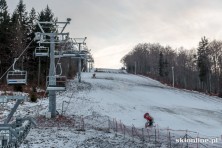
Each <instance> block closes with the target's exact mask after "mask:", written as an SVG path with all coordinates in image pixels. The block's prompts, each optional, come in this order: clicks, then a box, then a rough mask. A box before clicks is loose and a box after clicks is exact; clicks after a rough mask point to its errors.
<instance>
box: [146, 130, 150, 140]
mask: <svg viewBox="0 0 222 148" xmlns="http://www.w3.org/2000/svg"><path fill="white" fill-rule="evenodd" d="M146 130H147V133H148V138H149V142H150V133H149V130H148V129H146Z"/></svg>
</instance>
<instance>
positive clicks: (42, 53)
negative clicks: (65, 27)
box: [35, 46, 49, 57]
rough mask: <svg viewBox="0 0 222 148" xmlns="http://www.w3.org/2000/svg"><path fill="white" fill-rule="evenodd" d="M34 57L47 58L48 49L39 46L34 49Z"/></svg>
mask: <svg viewBox="0 0 222 148" xmlns="http://www.w3.org/2000/svg"><path fill="white" fill-rule="evenodd" d="M35 56H36V57H46V56H49V48H48V47H44V46H39V47H36V48H35Z"/></svg>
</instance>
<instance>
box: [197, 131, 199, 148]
mask: <svg viewBox="0 0 222 148" xmlns="http://www.w3.org/2000/svg"><path fill="white" fill-rule="evenodd" d="M198 138H199V133H197V148H198V147H199V140H198Z"/></svg>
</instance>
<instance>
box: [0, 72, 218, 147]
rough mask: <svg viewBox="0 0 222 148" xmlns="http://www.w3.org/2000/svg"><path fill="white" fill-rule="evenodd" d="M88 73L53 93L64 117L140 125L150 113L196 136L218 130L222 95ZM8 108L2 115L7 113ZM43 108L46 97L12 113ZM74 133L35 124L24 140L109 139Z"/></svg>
mask: <svg viewBox="0 0 222 148" xmlns="http://www.w3.org/2000/svg"><path fill="white" fill-rule="evenodd" d="M92 74H93V73H82V83H78V81H77V80H76V79H74V80H70V81H69V83H68V89H67V91H65V92H60V93H57V110H58V112H59V113H60V114H61V113H62V104H63V103H64V106H63V113H64V114H65V115H66V116H73V115H76V116H83V117H86V116H90V115H93V114H95V113H96V114H99V115H101V116H108V117H110V118H115V119H116V120H118V121H120V120H121V122H122V123H124V124H125V125H128V126H132V125H134V126H135V127H137V128H143V127H144V124H145V122H146V121H145V119H144V118H143V115H144V113H145V112H149V113H150V114H151V115H152V116H153V117H154V120H155V124H156V125H158V127H159V128H160V129H166V128H170V129H173V130H188V131H194V132H197V133H199V136H200V137H201V136H202V137H208V138H211V137H221V135H222V118H221V114H222V109H221V106H222V100H221V99H220V98H218V97H211V96H207V95H204V94H202V93H198V92H193V91H187V90H180V89H176V88H172V87H169V86H166V85H163V84H161V83H160V82H158V81H155V80H153V79H150V78H147V77H143V76H138V75H131V74H117V73H101V72H98V73H96V78H92ZM64 101H66V102H64ZM12 104H13V102H9V103H7V104H6V107H5V108H8V110H9V108H10V107H12ZM8 110H5V111H4V112H3V114H2V115H4V116H5V115H6V113H8ZM47 110H48V99H47V98H45V99H42V100H39V101H38V102H37V103H31V102H24V103H23V104H22V105H21V106H20V107H19V109H18V111H17V112H16V114H15V116H18V115H19V116H35V115H36V114H40V115H45V113H46V112H47ZM86 124H87V123H86ZM76 132H77V131H75V130H74V129H70V128H65V127H64V128H60V129H50V128H47V129H44V128H35V129H32V130H31V132H30V134H29V135H28V137H27V140H28V141H29V144H31V145H32V147H44V146H45V147H47V146H49V145H50V144H51V145H53V144H54V145H55V147H60V146H61V147H63V146H65V147H71V146H72V144H73V143H75V145H80V147H81V145H82V144H83V143H86V141H87V140H89V139H92V138H93V137H94V140H95V139H96V140H95V141H97V142H98V141H100V139H101V137H100V135H104V136H105V137H104V138H103V139H107V141H109V142H108V144H110V141H112V139H113V138H108V137H110V135H109V134H104V133H102V132H99V131H96V130H92V131H89V132H88V131H87V132H83V133H81V132H80V133H78V132H77V133H76ZM52 133H55V135H53V134H52ZM90 133H91V134H90ZM41 134H42V136H43V137H44V138H43V137H42V136H41ZM63 135H66V136H65V137H66V138H63V140H61V139H60V138H59V137H62V136H63ZM112 135H113V134H112ZM67 138H68V139H67ZM34 139H36V140H34ZM70 139H73V140H71V141H70ZM75 139H79V140H75ZM108 139H110V140H108ZM114 139H115V138H114ZM120 139H121V138H120ZM30 141H33V143H30ZM34 141H35V142H34ZM67 141H68V142H67ZM116 142H117V141H116ZM51 145H50V146H51ZM113 146H115V144H114V145H113ZM82 147H84V146H82Z"/></svg>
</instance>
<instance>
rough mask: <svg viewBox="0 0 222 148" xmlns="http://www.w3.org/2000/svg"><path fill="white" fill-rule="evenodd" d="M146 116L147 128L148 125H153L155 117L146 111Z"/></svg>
mask: <svg viewBox="0 0 222 148" xmlns="http://www.w3.org/2000/svg"><path fill="white" fill-rule="evenodd" d="M144 118H145V119H146V120H147V122H146V124H145V128H146V127H150V126H153V117H151V116H150V115H149V113H145V114H144Z"/></svg>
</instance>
